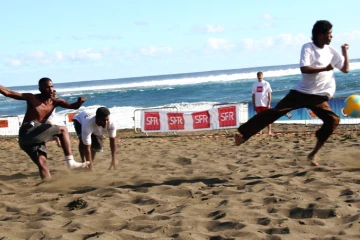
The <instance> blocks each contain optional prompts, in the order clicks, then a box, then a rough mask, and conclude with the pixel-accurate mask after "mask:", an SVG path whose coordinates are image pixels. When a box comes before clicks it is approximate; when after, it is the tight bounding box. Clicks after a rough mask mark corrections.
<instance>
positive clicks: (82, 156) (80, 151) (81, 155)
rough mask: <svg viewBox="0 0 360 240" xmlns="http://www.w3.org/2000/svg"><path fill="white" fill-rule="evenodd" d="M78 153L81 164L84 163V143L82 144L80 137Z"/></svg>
mask: <svg viewBox="0 0 360 240" xmlns="http://www.w3.org/2000/svg"><path fill="white" fill-rule="evenodd" d="M79 153H80V157H81V162H85V158H84V156H85V154H84V143H83V142H82V140H81V137H80V138H79Z"/></svg>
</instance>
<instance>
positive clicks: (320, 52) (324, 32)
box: [234, 20, 350, 166]
mask: <svg viewBox="0 0 360 240" xmlns="http://www.w3.org/2000/svg"><path fill="white" fill-rule="evenodd" d="M331 39H332V24H331V23H330V22H329V21H326V20H320V21H317V22H316V23H315V24H314V26H313V29H312V42H309V43H306V44H304V45H303V47H302V49H301V55H300V71H301V73H302V79H301V81H300V82H299V83H298V84H297V85H296V86H295V87H294V88H293V89H292V90H290V92H289V93H288V94H287V95H286V96H285V97H284V98H283V99H282V100H281V101H280V102H279V103H278V104H277V105H276V107H275V108H271V109H267V110H265V111H263V112H261V113H259V114H257V115H255V116H254V117H252V118H251V119H249V121H247V122H246V123H244V124H243V125H241V126H240V127H239V128H238V131H239V133H240V134H236V135H235V136H234V138H235V144H236V145H237V146H239V145H241V144H243V143H244V142H246V141H247V140H248V139H249V138H250V137H251V136H253V135H254V134H256V133H257V132H259V131H260V130H261V129H263V128H264V127H265V126H267V125H268V124H270V123H273V122H274V121H276V120H277V119H279V118H280V117H281V116H283V115H285V114H286V113H288V112H289V111H291V110H294V109H298V108H308V109H310V110H311V111H313V113H315V114H316V116H318V118H320V119H321V120H322V121H323V125H322V126H321V128H320V129H319V130H317V131H316V138H317V142H316V144H315V147H314V149H313V150H312V151H311V153H310V154H309V155H308V157H307V158H308V160H309V161H310V164H311V165H313V166H318V163H317V161H316V156H317V153H318V151H319V150H320V149H321V147H322V146H323V145H324V143H325V142H326V140H327V139H328V138H329V137H330V135H331V134H332V133H333V131H334V130H335V128H336V127H337V126H338V125H339V122H340V118H339V116H337V115H336V114H335V113H334V112H332V110H331V108H330V106H329V104H328V100H329V99H330V98H331V97H332V96H333V95H334V93H335V88H336V83H335V76H334V71H333V69H334V68H335V67H336V68H337V69H339V70H340V71H341V72H343V73H348V72H349V71H350V69H349V58H348V54H347V50H348V48H349V46H348V44H343V45H342V46H341V51H342V55H340V54H339V52H338V51H336V50H335V48H333V47H331V46H330V42H331Z"/></svg>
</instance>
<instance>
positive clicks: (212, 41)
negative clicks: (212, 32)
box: [206, 38, 235, 51]
mask: <svg viewBox="0 0 360 240" xmlns="http://www.w3.org/2000/svg"><path fill="white" fill-rule="evenodd" d="M206 45H207V46H208V47H209V48H210V49H211V50H215V51H219V50H229V49H232V48H234V47H235V44H234V43H233V42H231V41H229V40H227V39H223V38H209V39H208V40H207V41H206Z"/></svg>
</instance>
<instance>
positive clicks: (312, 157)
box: [307, 153, 319, 167]
mask: <svg viewBox="0 0 360 240" xmlns="http://www.w3.org/2000/svg"><path fill="white" fill-rule="evenodd" d="M307 159H308V160H309V161H310V165H311V166H315V167H317V166H319V164H318V163H317V162H316V160H317V157H316V155H314V154H311V153H310V154H309V155H308V157H307Z"/></svg>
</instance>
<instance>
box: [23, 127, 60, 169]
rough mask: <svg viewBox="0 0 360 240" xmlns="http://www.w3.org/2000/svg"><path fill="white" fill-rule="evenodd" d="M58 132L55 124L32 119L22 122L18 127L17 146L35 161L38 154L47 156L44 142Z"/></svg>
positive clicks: (50, 139)
mask: <svg viewBox="0 0 360 240" xmlns="http://www.w3.org/2000/svg"><path fill="white" fill-rule="evenodd" d="M58 134H59V126H57V125H51V124H48V123H38V122H34V121H31V122H27V123H23V125H22V126H21V127H20V129H19V146H20V148H21V149H22V150H24V151H25V152H26V153H27V154H28V155H29V157H30V158H31V160H32V161H33V162H35V163H36V162H37V159H38V155H39V154H42V155H44V156H45V157H47V153H46V146H45V143H46V142H49V141H52V140H53V139H54V137H55V136H57V135H58Z"/></svg>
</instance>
